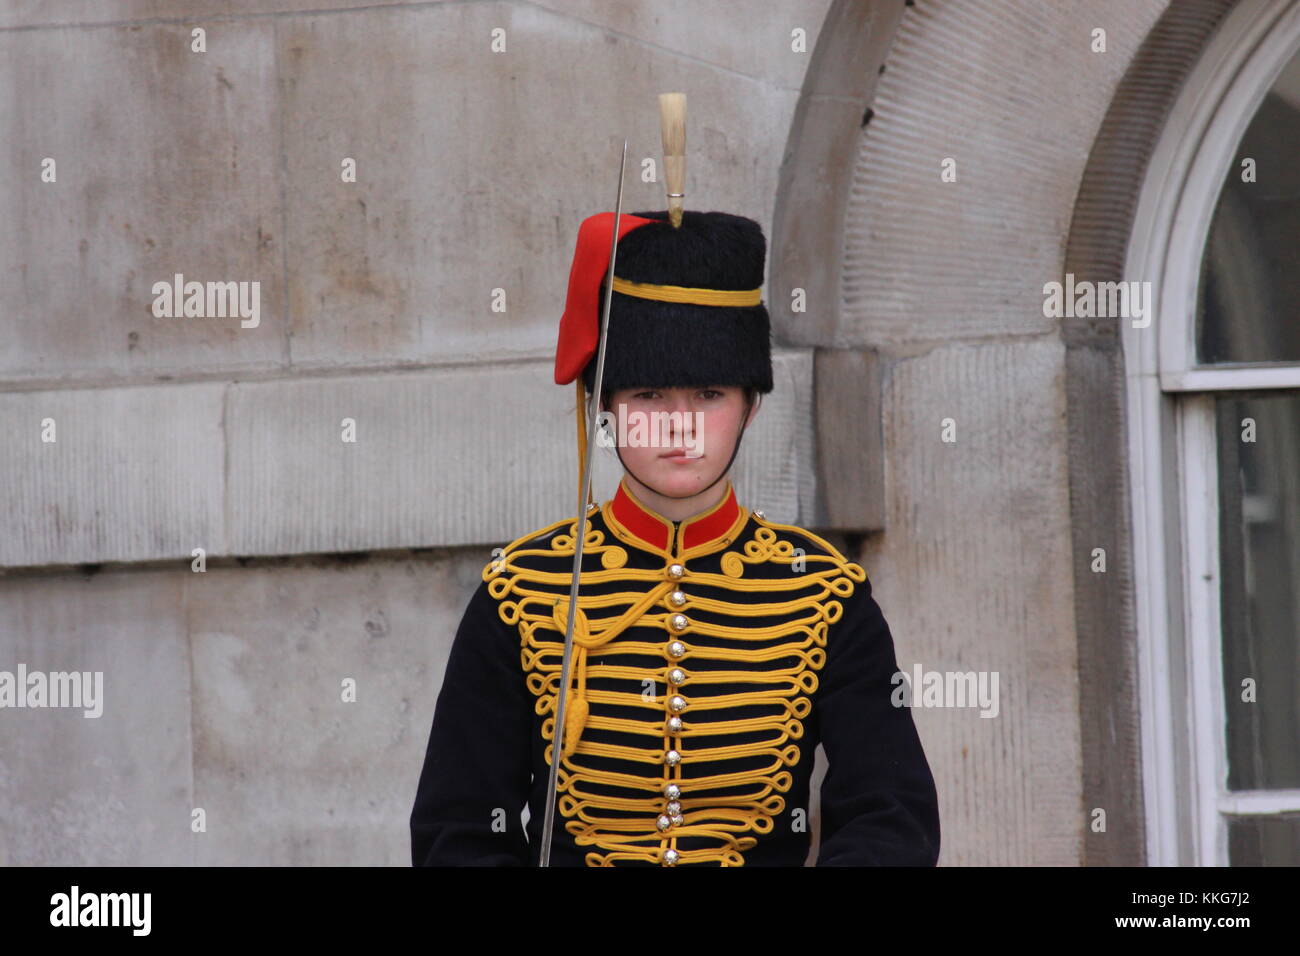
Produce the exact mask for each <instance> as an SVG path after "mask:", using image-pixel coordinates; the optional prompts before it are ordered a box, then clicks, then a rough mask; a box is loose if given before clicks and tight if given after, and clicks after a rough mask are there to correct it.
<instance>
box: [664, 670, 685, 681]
mask: <svg viewBox="0 0 1300 956" xmlns="http://www.w3.org/2000/svg"><path fill="white" fill-rule="evenodd" d="M668 680H669V681H670V682H671V683H673V684H680V683H681V682H682V681H684V680H686V671H684V670H682V669H681V668H680V667H674V668H673V669H672V670H670V671H669V672H668Z"/></svg>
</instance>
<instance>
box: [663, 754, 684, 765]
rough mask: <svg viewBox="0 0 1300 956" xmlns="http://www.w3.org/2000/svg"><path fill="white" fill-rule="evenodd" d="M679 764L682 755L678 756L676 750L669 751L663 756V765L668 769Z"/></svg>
mask: <svg viewBox="0 0 1300 956" xmlns="http://www.w3.org/2000/svg"><path fill="white" fill-rule="evenodd" d="M681 762H682V755H681V754H679V753H678V752H677V751H676V750H670V751H668V752H667V753H666V754H664V763H666V764H668V766H670V767H676V766H677V765H678V764H679V763H681Z"/></svg>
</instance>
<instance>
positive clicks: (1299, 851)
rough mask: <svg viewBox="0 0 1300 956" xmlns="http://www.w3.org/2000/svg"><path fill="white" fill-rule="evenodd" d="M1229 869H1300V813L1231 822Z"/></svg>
mask: <svg viewBox="0 0 1300 956" xmlns="http://www.w3.org/2000/svg"><path fill="white" fill-rule="evenodd" d="M1228 865H1229V866H1300V813H1286V814H1278V815H1276V816H1268V817H1235V818H1229V820H1228Z"/></svg>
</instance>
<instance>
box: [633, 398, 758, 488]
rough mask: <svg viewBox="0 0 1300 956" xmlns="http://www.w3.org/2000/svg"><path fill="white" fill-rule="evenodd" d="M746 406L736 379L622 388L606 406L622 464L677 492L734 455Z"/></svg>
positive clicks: (712, 477) (702, 480)
mask: <svg viewBox="0 0 1300 956" xmlns="http://www.w3.org/2000/svg"><path fill="white" fill-rule="evenodd" d="M745 410H746V409H745V391H744V389H742V388H738V387H736V386H733V385H716V386H710V387H708V388H660V389H635V388H628V389H621V390H619V391H616V392H614V393H613V394H612V395H611V396H610V404H609V406H608V408H607V411H608V412H609V415H610V418H609V433H610V437H611V438H612V439H613V440H614V441H617V443H618V452H619V457H620V458H621V459H622V461H623V463H624V465H625V466H626V467H628V468H629V469H630V470H631V471H632V472H633V473H634V474H635V476H636V477H638V478H639V479H640V480H642V481H644V482H645V483H647V484H649V485H651V486H653V487H654V488H655V489H656V490H658V491H659V492H660V493H661V494H665V495H670V496H672V497H675V498H676V497H684V496H687V495H690V494H692V493H694V492H697V491H702V490H704V489H705V488H708V487H709V486H710V485H711V484H713V482H714V481H716V480H717V478H718V476H719V475H720V474H721V473H722V470H723V469H724V468H726V467H727V464H728V462H730V461H731V452H732V450H733V449H734V448H735V447H736V435H737V433H738V432H739V431H740V426H741V420H742V419H743V418H744V415H745ZM756 410H757V409H755V411H756ZM751 418H752V415H751Z"/></svg>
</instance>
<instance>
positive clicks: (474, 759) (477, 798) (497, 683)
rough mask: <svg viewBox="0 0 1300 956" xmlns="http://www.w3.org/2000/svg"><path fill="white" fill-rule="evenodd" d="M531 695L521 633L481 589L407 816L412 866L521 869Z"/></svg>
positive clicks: (455, 654)
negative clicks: (522, 660)
mask: <svg viewBox="0 0 1300 956" xmlns="http://www.w3.org/2000/svg"><path fill="white" fill-rule="evenodd" d="M532 713H533V698H532V695H531V693H530V692H529V690H528V687H527V685H526V684H525V683H524V674H523V669H522V668H521V667H520V663H519V635H518V632H516V631H515V630H514V628H512V627H510V626H509V625H508V624H506V623H505V622H504V621H502V620H501V618H500V616H499V615H498V614H497V607H496V602H495V600H494V599H493V598H492V596H491V595H490V594H489V593H488V591H487V584H486V582H485V583H483V584H482V585H480V586H479V588H478V590H477V591H476V592H475V593H474V596H473V598H471V600H470V603H469V606H468V607H467V608H466V611H465V616H464V617H463V618H462V619H461V623H460V627H459V629H458V630H457V632H456V637H455V640H454V641H453V642H452V647H451V655H450V657H449V658H448V661H447V670H446V672H445V675H444V676H443V681H442V690H441V691H440V692H439V694H438V701H437V704H436V706H435V708H434V715H433V729H432V730H431V731H430V734H429V744H428V748H427V750H426V752H425V757H424V769H423V771H422V772H421V774H420V782H419V786H418V788H417V790H416V795H415V806H414V808H413V809H412V811H411V861H412V863H413V865H415V866H527V865H528V862H529V856H528V844H527V840H526V839H525V836H524V830H523V824H522V822H521V820H520V811H521V810H522V809H523V806H524V804H525V803H526V802H527V800H528V791H529V789H530V786H531V774H532V768H531V763H530V761H531V733H532Z"/></svg>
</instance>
